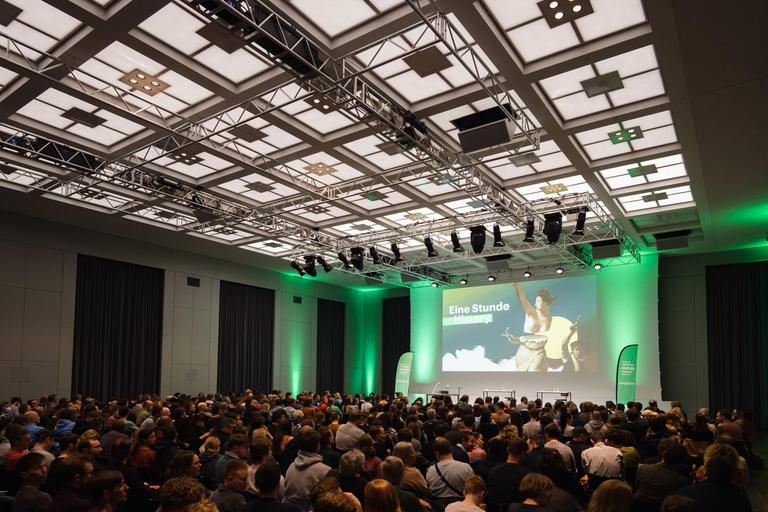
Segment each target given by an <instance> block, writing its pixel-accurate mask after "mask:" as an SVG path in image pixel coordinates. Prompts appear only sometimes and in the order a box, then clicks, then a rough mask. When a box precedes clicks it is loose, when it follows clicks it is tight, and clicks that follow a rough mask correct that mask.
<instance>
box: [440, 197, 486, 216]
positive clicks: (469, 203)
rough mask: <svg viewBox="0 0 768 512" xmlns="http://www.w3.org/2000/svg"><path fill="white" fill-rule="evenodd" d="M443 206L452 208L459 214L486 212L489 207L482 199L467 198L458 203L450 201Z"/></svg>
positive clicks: (457, 201)
mask: <svg viewBox="0 0 768 512" xmlns="http://www.w3.org/2000/svg"><path fill="white" fill-rule="evenodd" d="M443 206H445V207H446V208H450V209H451V210H453V211H454V212H456V213H458V214H463V213H470V212H477V211H482V210H486V209H487V208H488V207H487V206H486V204H485V203H484V202H483V201H481V200H480V199H473V198H465V199H459V200H456V201H449V202H447V203H444V204H443Z"/></svg>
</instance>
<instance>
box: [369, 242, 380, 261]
mask: <svg viewBox="0 0 768 512" xmlns="http://www.w3.org/2000/svg"><path fill="white" fill-rule="evenodd" d="M368 254H370V255H371V259H372V260H373V264H374V265H378V264H379V263H381V256H379V251H377V250H376V247H373V246H371V248H370V249H368Z"/></svg>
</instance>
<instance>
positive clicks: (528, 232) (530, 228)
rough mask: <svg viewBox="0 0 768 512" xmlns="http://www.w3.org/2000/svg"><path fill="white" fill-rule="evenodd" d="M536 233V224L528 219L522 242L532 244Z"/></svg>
mask: <svg viewBox="0 0 768 512" xmlns="http://www.w3.org/2000/svg"><path fill="white" fill-rule="evenodd" d="M535 231H536V224H535V223H534V222H533V219H528V221H527V222H526V223H525V238H523V242H526V243H529V244H530V243H533V234H534V232H535Z"/></svg>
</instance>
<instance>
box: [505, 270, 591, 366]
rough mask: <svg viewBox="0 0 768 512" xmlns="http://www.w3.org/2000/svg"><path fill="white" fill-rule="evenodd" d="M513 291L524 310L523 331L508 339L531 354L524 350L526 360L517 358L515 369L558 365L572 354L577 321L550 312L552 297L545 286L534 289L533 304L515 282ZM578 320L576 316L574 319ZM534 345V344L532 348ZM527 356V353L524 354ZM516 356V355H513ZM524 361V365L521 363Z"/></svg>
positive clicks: (561, 364)
mask: <svg viewBox="0 0 768 512" xmlns="http://www.w3.org/2000/svg"><path fill="white" fill-rule="evenodd" d="M514 287H515V293H516V295H517V298H518V300H519V301H520V306H521V307H522V308H523V312H524V313H525V322H524V324H523V332H524V333H526V335H524V336H521V337H520V338H516V339H515V340H513V339H510V338H509V336H507V332H508V331H505V336H507V338H508V340H509V341H510V342H512V343H521V346H526V344H527V345H529V346H526V348H527V349H528V351H530V352H531V354H525V353H524V354H523V358H524V359H525V360H518V361H517V363H518V371H542V370H546V369H547V368H552V369H557V368H561V367H562V366H563V363H565V362H567V361H568V360H569V359H570V358H571V357H572V354H571V350H569V347H571V342H572V341H573V342H575V341H576V340H577V339H578V336H577V329H576V324H574V323H573V322H571V321H570V320H568V319H567V318H564V317H561V316H553V315H552V311H551V308H552V305H553V304H554V303H555V297H554V296H553V295H552V293H551V292H550V291H549V290H547V289H546V288H542V289H540V290H538V291H537V292H536V298H535V300H534V305H531V303H530V302H529V301H528V298H527V297H526V296H525V293H524V292H523V289H522V287H521V286H520V284H519V283H514ZM576 322H577V323H578V320H577V321H576ZM524 342H525V344H524ZM534 347H535V348H534ZM526 356H529V357H527V358H526ZM515 359H516V360H517V359H518V358H517V357H515ZM521 363H523V368H525V369H522V368H521V367H520V364H521Z"/></svg>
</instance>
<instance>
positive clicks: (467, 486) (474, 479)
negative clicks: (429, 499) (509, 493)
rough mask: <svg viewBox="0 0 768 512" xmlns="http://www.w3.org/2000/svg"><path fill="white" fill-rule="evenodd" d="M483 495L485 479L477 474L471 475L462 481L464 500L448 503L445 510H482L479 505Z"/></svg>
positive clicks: (459, 511) (484, 492)
mask: <svg viewBox="0 0 768 512" xmlns="http://www.w3.org/2000/svg"><path fill="white" fill-rule="evenodd" d="M485 496H486V486H485V481H484V480H483V479H482V478H480V477H479V476H471V477H469V478H467V481H466V482H465V483H464V500H463V501H455V502H453V503H450V504H449V505H448V506H447V507H445V512H484V511H485V509H484V508H481V506H482V505H483V501H484V500H485Z"/></svg>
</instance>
